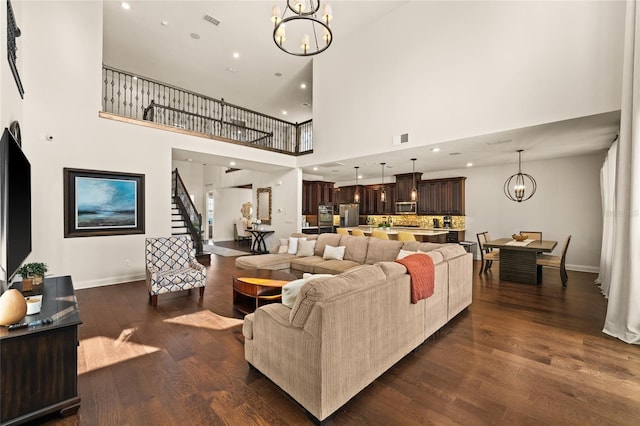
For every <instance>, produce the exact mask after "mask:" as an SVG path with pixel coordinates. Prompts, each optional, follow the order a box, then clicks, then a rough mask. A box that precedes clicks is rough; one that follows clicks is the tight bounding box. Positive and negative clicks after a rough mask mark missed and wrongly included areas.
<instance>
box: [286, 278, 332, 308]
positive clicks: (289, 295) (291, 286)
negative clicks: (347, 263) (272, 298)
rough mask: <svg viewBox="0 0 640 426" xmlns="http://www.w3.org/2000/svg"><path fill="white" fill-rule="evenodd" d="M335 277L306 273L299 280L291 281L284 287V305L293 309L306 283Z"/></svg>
mask: <svg viewBox="0 0 640 426" xmlns="http://www.w3.org/2000/svg"><path fill="white" fill-rule="evenodd" d="M328 277H333V275H331V274H307V273H305V274H304V275H303V276H302V278H300V279H299V280H294V281H290V282H289V283H287V284H285V285H283V286H282V304H283V305H284V306H286V307H288V308H293V305H294V304H295V303H296V297H298V293H299V292H300V289H301V288H302V286H303V285H304V283H306V282H309V281H311V280H317V279H318V278H328Z"/></svg>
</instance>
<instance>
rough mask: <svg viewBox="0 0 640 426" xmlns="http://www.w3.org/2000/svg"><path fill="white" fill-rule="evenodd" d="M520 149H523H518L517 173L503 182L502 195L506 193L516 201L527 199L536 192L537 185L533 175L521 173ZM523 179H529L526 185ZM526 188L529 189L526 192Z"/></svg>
mask: <svg viewBox="0 0 640 426" xmlns="http://www.w3.org/2000/svg"><path fill="white" fill-rule="evenodd" d="M522 151H523V150H521V149H519V150H518V173H516V174H515V175H511V176H510V177H509V178H508V179H507V181H506V182H505V183H504V195H506V196H507V198H508V199H510V200H511V201H517V202H518V203H520V202H522V201H527V200H528V199H529V198H531V197H533V194H535V193H536V187H537V184H536V180H535V179H534V178H533V176H531V175H528V174H526V173H522V168H521V156H522ZM525 179H526V180H528V181H529V183H528V184H527V185H525ZM527 189H528V190H529V191H530V192H529V193H528V194H527Z"/></svg>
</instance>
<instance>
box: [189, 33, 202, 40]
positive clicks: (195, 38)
mask: <svg viewBox="0 0 640 426" xmlns="http://www.w3.org/2000/svg"><path fill="white" fill-rule="evenodd" d="M190 35H191V38H192V39H194V40H200V34H198V33H191V34H190Z"/></svg>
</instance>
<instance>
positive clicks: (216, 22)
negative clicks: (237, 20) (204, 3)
mask: <svg viewBox="0 0 640 426" xmlns="http://www.w3.org/2000/svg"><path fill="white" fill-rule="evenodd" d="M204 20H205V21H208V22H211V23H212V24H213V25H215V26H218V25H220V21H219V20H217V19H216V18H214V17H213V16H211V15H209V14H208V13H205V14H204Z"/></svg>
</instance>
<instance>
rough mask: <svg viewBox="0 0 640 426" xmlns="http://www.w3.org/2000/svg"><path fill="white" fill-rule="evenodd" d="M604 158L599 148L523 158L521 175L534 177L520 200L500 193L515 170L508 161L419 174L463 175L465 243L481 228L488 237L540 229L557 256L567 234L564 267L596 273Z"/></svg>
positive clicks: (599, 241) (475, 238) (433, 176)
mask: <svg viewBox="0 0 640 426" xmlns="http://www.w3.org/2000/svg"><path fill="white" fill-rule="evenodd" d="M604 156H605V153H604V152H602V153H600V154H595V155H588V156H581V157H571V158H560V159H556V160H547V161H532V162H528V161H523V163H522V171H523V173H528V174H530V175H532V176H533V177H534V178H535V179H536V182H537V184H538V189H537V191H536V193H535V195H534V196H533V198H531V199H529V200H527V201H525V202H522V203H516V202H514V201H510V200H509V199H507V197H506V196H505V195H504V193H503V186H504V182H505V181H506V180H507V178H508V177H509V176H511V175H512V174H514V173H516V172H517V171H518V170H517V167H516V166H515V165H513V164H506V165H504V166H495V167H478V168H476V167H472V168H467V169H460V170H451V171H449V172H447V173H442V172H439V173H433V174H430V173H425V174H423V175H422V178H423V179H433V178H440V177H454V176H466V177H467V180H466V182H465V192H466V197H465V207H466V233H465V239H466V240H467V241H475V242H477V237H476V234H477V233H479V232H484V231H488V232H489V235H490V236H491V237H492V238H501V237H508V236H510V235H511V234H513V233H517V232H520V231H541V232H542V237H543V238H544V239H545V240H556V241H558V246H557V247H556V249H555V250H554V253H553V254H556V255H560V254H561V251H562V246H563V244H564V240H565V238H566V237H567V235H569V234H571V235H572V238H571V244H570V245H569V250H568V252H567V267H568V268H569V269H573V270H581V271H588V272H597V270H598V268H599V266H600V248H601V242H602V207H601V202H600V167H601V166H602V162H603V161H604ZM476 254H477V253H476ZM478 258H479V257H478Z"/></svg>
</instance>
